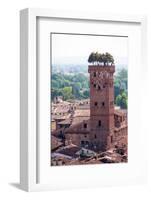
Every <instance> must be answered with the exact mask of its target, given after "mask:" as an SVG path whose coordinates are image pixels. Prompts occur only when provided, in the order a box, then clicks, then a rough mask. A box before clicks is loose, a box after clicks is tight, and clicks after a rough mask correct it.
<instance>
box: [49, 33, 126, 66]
mask: <svg viewBox="0 0 151 200" xmlns="http://www.w3.org/2000/svg"><path fill="white" fill-rule="evenodd" d="M127 50H128V38H126V37H111V36H110V37H109V36H88V35H69V34H52V63H53V64H61V63H67V64H68V63H70V62H71V60H73V61H74V62H76V60H77V64H78V62H79V63H81V62H84V63H86V62H87V59H88V56H89V54H90V53H91V52H93V51H94V52H96V51H98V52H100V53H105V52H109V53H111V54H112V55H113V57H114V59H115V63H118V62H119V63H118V64H121V63H123V64H127V54H128V52H127ZM77 57H78V58H79V57H81V59H80V58H79V59H80V60H79V61H78V59H77Z"/></svg>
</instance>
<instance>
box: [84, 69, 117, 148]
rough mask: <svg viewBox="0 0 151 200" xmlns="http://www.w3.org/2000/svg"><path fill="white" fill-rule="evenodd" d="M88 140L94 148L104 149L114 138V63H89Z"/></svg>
mask: <svg viewBox="0 0 151 200" xmlns="http://www.w3.org/2000/svg"><path fill="white" fill-rule="evenodd" d="M88 72H89V73H90V141H91V145H92V147H93V148H94V149H97V150H106V149H108V148H110V147H111V146H112V143H113V140H114V83H113V74H114V72H115V66H114V65H107V66H101V65H89V68H88Z"/></svg>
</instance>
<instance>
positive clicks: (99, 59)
mask: <svg viewBox="0 0 151 200" xmlns="http://www.w3.org/2000/svg"><path fill="white" fill-rule="evenodd" d="M88 62H89V63H92V64H93V65H94V64H97V65H99V64H100V65H104V66H106V65H109V64H110V65H112V64H114V58H113V56H112V55H111V54H110V53H108V52H106V53H105V54H104V53H103V54H101V53H98V52H92V53H91V54H90V55H89V58H88Z"/></svg>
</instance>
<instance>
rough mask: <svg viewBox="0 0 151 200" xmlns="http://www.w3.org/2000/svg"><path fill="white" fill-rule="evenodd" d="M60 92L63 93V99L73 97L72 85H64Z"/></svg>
mask: <svg viewBox="0 0 151 200" xmlns="http://www.w3.org/2000/svg"><path fill="white" fill-rule="evenodd" d="M62 94H63V98H64V100H67V99H71V98H73V96H72V87H64V88H63V89H62Z"/></svg>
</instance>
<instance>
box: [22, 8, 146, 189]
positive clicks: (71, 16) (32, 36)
mask: <svg viewBox="0 0 151 200" xmlns="http://www.w3.org/2000/svg"><path fill="white" fill-rule="evenodd" d="M38 18H46V19H47V20H51V19H61V20H62V21H63V20H70V21H71V22H72V20H73V21H76V20H78V21H81V22H83V23H84V22H86V21H87V22H91V23H94V22H97V23H99V22H109V23H111V24H112V23H120V24H127V25H129V26H133V25H135V24H137V25H139V28H140V38H141V40H140V41H138V42H139V43H140V48H141V58H139V59H140V61H141V63H140V72H139V73H140V74H141V73H143V70H142V68H144V69H146V68H145V67H147V64H146V51H147V41H146V32H147V29H146V28H147V27H146V17H145V16H129V15H128V16H124V15H113V14H100V13H85V12H78V13H76V12H72V11H70V12H69V11H68V12H65V11H53V10H49V9H24V10H22V11H21V12H20V185H21V188H22V189H24V190H26V191H39V190H51V189H64V188H72V187H80V188H81V187H84V186H86V187H92V186H93V185H94V187H97V186H105V185H113V184H114V185H120V184H121V185H128V184H136V183H144V182H146V178H147V173H146V171H147V170H146V158H145V156H144V158H143V163H141V164H140V166H139V167H138V168H139V170H140V171H139V176H137V175H134V176H132V174H130V175H129V176H128V178H127V179H126V178H124V177H123V181H121V180H120V179H117V180H116V181H115V178H113V180H112V181H109V180H106V181H104V182H102V183H100V182H97V183H96V184H95V183H94V184H93V183H92V182H91V181H90V183H88V182H87V181H85V182H82V184H80V183H79V185H78V183H76V184H73V182H72V181H71V182H68V180H67V181H65V183H63V184H61V183H60V184H57V183H55V184H54V182H53V181H52V182H51V177H50V181H49V183H47V182H46V183H44V182H43V183H41V182H40V181H39V180H38V178H37V177H38V176H39V173H41V170H39V165H40V163H39V159H38V156H39V154H40V152H39V151H40V150H39V145H38V143H39V140H38V135H37V132H38V124H37V123H38V120H39V118H38V114H39V113H38V103H37V102H38V98H39V93H38V87H39V82H38V80H39V79H38V78H37V75H38V72H37V63H38V57H37V55H38V53H37V46H38V39H37V31H38V30H37V20H38ZM119 34H120V33H119ZM137 78H139V77H137ZM144 87H145V82H144V81H143V83H142V89H144ZM142 124H143V122H142ZM142 127H143V125H142ZM140 135H141V136H140V138H142V140H141V141H138V142H139V143H140V142H142V145H144V144H145V143H144V141H145V135H146V133H144V134H141V133H140ZM136 147H137V146H136ZM143 147H144V151H145V145H144V146H143ZM134 148H135V144H134ZM94 168H95V165H94V166H93V168H92V170H95V169H94ZM50 170H51V169H50ZM60 170H64V169H63V168H62V169H60ZM74 170H75V169H74ZM78 170H79V169H78ZM92 170H91V173H92ZM97 170H98V169H97ZM66 171H67V170H66ZM72 173H73V170H71V174H70V175H71V177H72ZM45 176H46V174H45ZM117 176H118V175H117ZM96 177H97V175H96ZM73 179H74V177H73ZM58 180H59V179H58ZM103 180H105V177H104V179H103ZM78 181H80V179H79V180H78ZM94 181H95V178H94Z"/></svg>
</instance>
